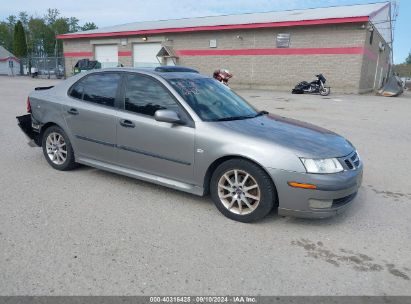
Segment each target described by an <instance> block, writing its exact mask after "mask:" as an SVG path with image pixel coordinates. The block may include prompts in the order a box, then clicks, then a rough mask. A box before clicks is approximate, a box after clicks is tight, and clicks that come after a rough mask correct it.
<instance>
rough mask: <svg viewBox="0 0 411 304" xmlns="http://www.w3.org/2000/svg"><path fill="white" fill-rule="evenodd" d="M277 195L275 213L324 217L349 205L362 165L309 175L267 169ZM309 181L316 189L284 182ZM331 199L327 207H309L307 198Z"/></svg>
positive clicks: (360, 178) (358, 181) (357, 185)
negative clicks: (329, 172) (339, 170)
mask: <svg viewBox="0 0 411 304" xmlns="http://www.w3.org/2000/svg"><path fill="white" fill-rule="evenodd" d="M269 173H270V175H271V177H272V178H273V181H274V183H275V186H276V188H277V194H278V201H279V206H278V214H279V215H285V216H294V217H303V218H326V217H330V216H333V215H335V214H337V213H340V212H342V211H343V210H345V209H346V208H347V207H348V206H349V205H351V203H352V201H353V199H354V198H355V196H356V194H357V191H358V188H359V187H360V186H361V182H362V175H363V164H362V163H361V164H360V165H359V167H358V168H357V169H355V170H346V171H343V172H340V173H334V174H309V173H299V172H290V171H285V170H278V169H269ZM290 181H294V182H298V183H306V184H313V185H316V186H317V189H316V190H312V189H301V188H293V187H291V186H289V185H288V182H290ZM312 199H315V200H332V205H331V207H327V208H312V207H310V203H309V201H310V200H312Z"/></svg>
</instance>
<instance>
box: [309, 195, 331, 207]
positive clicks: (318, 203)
mask: <svg viewBox="0 0 411 304" xmlns="http://www.w3.org/2000/svg"><path fill="white" fill-rule="evenodd" d="M308 203H309V206H310V208H313V209H322V208H331V206H332V204H333V200H317V199H313V198H311V199H309V200H308Z"/></svg>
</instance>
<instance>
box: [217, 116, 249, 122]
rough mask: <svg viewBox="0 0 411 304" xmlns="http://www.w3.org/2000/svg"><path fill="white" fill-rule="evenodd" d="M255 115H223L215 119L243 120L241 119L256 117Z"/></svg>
mask: <svg viewBox="0 0 411 304" xmlns="http://www.w3.org/2000/svg"><path fill="white" fill-rule="evenodd" d="M254 117H255V116H250V115H244V116H228V117H222V118H217V119H215V120H214V121H230V120H241V119H248V118H254Z"/></svg>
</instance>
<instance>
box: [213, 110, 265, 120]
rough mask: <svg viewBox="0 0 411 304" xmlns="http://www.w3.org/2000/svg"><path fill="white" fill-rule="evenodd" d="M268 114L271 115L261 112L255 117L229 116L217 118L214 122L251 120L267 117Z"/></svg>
mask: <svg viewBox="0 0 411 304" xmlns="http://www.w3.org/2000/svg"><path fill="white" fill-rule="evenodd" d="M266 114H269V113H268V112H267V111H260V112H258V113H257V114H255V115H242V116H228V117H222V118H217V119H216V120H214V121H230V120H241V119H249V118H255V117H258V116H261V115H266Z"/></svg>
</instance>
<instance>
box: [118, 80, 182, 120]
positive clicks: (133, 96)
mask: <svg viewBox="0 0 411 304" xmlns="http://www.w3.org/2000/svg"><path fill="white" fill-rule="evenodd" d="M124 107H125V109H126V110H127V111H131V112H136V113H140V114H144V115H149V116H154V113H155V112H156V111H157V110H165V109H168V110H174V111H176V112H177V113H178V111H179V107H178V105H177V103H176V102H175V100H174V98H173V97H172V96H171V95H170V93H169V92H168V90H167V89H166V88H165V87H163V86H162V85H161V84H160V83H159V82H158V81H157V80H155V79H152V78H149V77H146V76H141V75H130V74H129V75H127V86H126V92H125V100H124Z"/></svg>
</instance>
